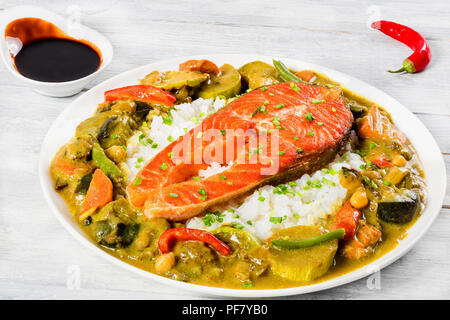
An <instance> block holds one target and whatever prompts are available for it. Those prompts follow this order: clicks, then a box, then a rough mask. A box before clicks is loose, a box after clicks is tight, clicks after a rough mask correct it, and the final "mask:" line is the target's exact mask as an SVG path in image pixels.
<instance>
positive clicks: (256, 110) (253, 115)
mask: <svg viewBox="0 0 450 320" xmlns="http://www.w3.org/2000/svg"><path fill="white" fill-rule="evenodd" d="M260 108H261V106H259V107H257V108H256V109H255V111H253V113H252V118H254V117H255V116H256V114H257V113H258V111H259V109H260Z"/></svg>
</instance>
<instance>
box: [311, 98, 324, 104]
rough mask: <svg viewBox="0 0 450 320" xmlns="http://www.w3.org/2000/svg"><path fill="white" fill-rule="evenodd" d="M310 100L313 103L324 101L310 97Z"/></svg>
mask: <svg viewBox="0 0 450 320" xmlns="http://www.w3.org/2000/svg"><path fill="white" fill-rule="evenodd" d="M311 102H312V103H314V104H319V103H324V102H325V100H318V99H312V100H311Z"/></svg>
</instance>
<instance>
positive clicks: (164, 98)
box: [105, 84, 177, 107]
mask: <svg viewBox="0 0 450 320" xmlns="http://www.w3.org/2000/svg"><path fill="white" fill-rule="evenodd" d="M116 100H136V101H142V102H147V103H151V104H158V105H163V106H166V107H172V106H173V104H174V103H175V101H176V100H177V99H176V98H175V96H174V95H172V94H170V93H168V92H165V91H163V90H161V89H159V88H156V87H153V86H149V85H145V84H139V85H135V86H128V87H123V88H117V89H113V90H109V91H106V92H105V101H116Z"/></svg>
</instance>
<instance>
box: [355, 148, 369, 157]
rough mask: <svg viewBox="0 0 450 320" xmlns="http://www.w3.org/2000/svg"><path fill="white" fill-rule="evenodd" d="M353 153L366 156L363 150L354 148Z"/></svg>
mask: <svg viewBox="0 0 450 320" xmlns="http://www.w3.org/2000/svg"><path fill="white" fill-rule="evenodd" d="M354 153H356V154H358V155H360V156H361V157H365V156H366V153H365V152H364V151H359V150H358V149H356V150H355V151H354Z"/></svg>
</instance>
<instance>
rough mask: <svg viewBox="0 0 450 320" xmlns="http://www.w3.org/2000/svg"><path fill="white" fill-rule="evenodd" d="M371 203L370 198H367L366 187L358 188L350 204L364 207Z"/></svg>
mask: <svg viewBox="0 0 450 320" xmlns="http://www.w3.org/2000/svg"><path fill="white" fill-rule="evenodd" d="M368 203H369V200H368V199H367V194H366V190H365V189H358V190H356V191H355V192H354V193H353V194H352V196H351V198H350V204H351V205H352V207H354V208H356V209H362V208H364V207H365V206H367V204H368Z"/></svg>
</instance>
